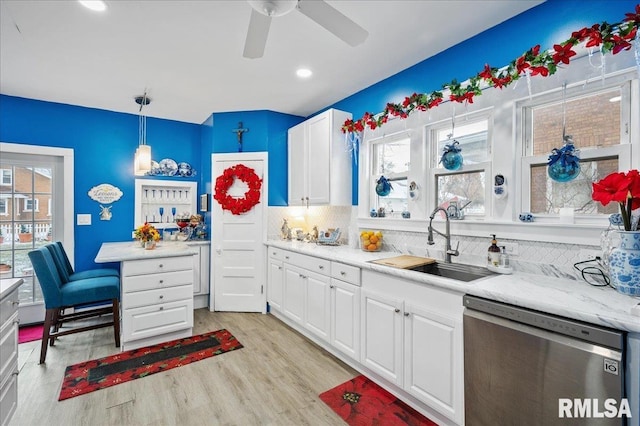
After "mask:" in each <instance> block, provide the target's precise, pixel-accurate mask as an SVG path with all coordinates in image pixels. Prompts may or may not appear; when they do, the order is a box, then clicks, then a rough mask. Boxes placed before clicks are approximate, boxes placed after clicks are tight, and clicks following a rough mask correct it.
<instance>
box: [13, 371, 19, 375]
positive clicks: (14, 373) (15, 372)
mask: <svg viewBox="0 0 640 426" xmlns="http://www.w3.org/2000/svg"><path fill="white" fill-rule="evenodd" d="M18 374H20V371H14V372H13V373H11V375H12V376H17V375H18Z"/></svg>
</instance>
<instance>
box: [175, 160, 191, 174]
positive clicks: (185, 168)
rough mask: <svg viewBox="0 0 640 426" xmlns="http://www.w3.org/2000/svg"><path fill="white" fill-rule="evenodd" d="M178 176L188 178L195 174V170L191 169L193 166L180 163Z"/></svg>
mask: <svg viewBox="0 0 640 426" xmlns="http://www.w3.org/2000/svg"><path fill="white" fill-rule="evenodd" d="M178 174H179V175H180V176H183V177H188V176H191V175H192V174H193V169H192V168H191V164H189V163H185V162H182V163H179V164H178Z"/></svg>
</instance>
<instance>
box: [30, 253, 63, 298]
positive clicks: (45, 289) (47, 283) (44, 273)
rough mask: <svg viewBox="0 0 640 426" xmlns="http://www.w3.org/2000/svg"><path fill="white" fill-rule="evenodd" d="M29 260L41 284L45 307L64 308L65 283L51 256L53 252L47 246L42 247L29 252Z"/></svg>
mask: <svg viewBox="0 0 640 426" xmlns="http://www.w3.org/2000/svg"><path fill="white" fill-rule="evenodd" d="M29 259H30V260H31V264H32V265H33V270H34V271H35V273H36V277H37V278H38V281H39V282H40V288H42V295H43V296H44V304H45V307H46V308H47V309H55V308H60V307H61V306H62V293H61V291H60V289H61V288H62V286H63V284H64V283H63V282H62V279H61V277H60V274H59V273H58V268H57V267H56V264H55V262H54V260H53V256H51V252H50V251H49V249H48V248H47V247H46V246H45V247H40V248H38V249H36V250H32V251H30V252H29Z"/></svg>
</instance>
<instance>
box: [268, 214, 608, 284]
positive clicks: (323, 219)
mask: <svg viewBox="0 0 640 426" xmlns="http://www.w3.org/2000/svg"><path fill="white" fill-rule="evenodd" d="M285 218H287V219H288V222H289V224H290V226H291V227H302V228H303V229H304V230H305V231H307V232H308V231H310V230H311V228H312V227H313V226H314V225H315V226H318V229H319V230H326V229H329V228H340V229H341V230H342V235H341V241H342V243H343V244H349V245H351V246H352V247H357V244H358V228H357V223H356V218H357V207H355V206H354V207H351V206H346V207H330V206H312V207H309V208H308V209H305V208H302V207H269V220H268V229H267V235H268V238H269V239H278V238H280V228H281V226H282V223H283V219H285ZM498 237H499V236H498ZM384 241H385V250H386V251H393V252H398V253H408V254H414V255H417V256H429V257H434V258H436V259H443V258H444V254H443V253H444V239H443V238H441V237H440V236H437V235H435V236H434V241H435V244H434V245H432V246H429V245H428V244H427V233H426V232H424V233H416V232H406V231H392V230H385V231H384ZM458 242H460V246H459V247H458V250H459V251H460V255H459V256H458V257H457V258H454V262H461V263H469V264H474V265H485V263H486V256H487V249H488V248H489V245H491V237H489V236H487V237H486V238H481V237H468V236H457V235H452V238H451V244H452V246H453V247H454V248H455V246H456V244H458ZM504 244H516V245H517V251H518V254H517V255H511V256H510V261H511V266H512V267H513V268H514V269H515V270H518V271H521V272H528V273H533V274H540V275H545V276H559V277H565V278H572V279H582V278H581V275H580V272H578V271H577V270H576V269H575V268H574V267H573V265H574V264H575V263H576V262H578V261H579V260H580V250H581V249H589V250H594V249H599V247H594V246H586V245H579V244H560V243H549V242H540V241H527V240H509V239H501V238H498V245H504Z"/></svg>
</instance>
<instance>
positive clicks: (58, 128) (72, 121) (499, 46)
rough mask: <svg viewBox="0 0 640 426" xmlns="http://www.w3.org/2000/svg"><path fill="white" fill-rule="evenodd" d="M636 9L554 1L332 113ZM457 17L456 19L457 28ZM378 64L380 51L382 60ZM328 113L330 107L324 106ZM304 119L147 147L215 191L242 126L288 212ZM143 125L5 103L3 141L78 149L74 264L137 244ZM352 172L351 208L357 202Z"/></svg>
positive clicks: (220, 127) (193, 128)
mask: <svg viewBox="0 0 640 426" xmlns="http://www.w3.org/2000/svg"><path fill="white" fill-rule="evenodd" d="M636 4H637V2H636V1H630V0H589V1H577V0H548V1H547V2H546V3H543V4H542V5H540V6H537V7H535V8H534V9H531V10H529V11H527V12H524V13H522V14H520V15H519V16H517V17H515V18H513V19H511V20H509V21H507V22H504V23H502V24H499V25H497V26H495V27H493V28H491V29H489V30H487V31H485V32H483V33H481V34H479V35H477V36H476V37H473V38H471V39H469V40H466V41H464V42H462V43H460V44H458V45H456V46H454V47H452V48H450V49H447V50H446V51H444V52H441V53H440V54H438V55H436V56H434V57H432V58H429V59H427V60H425V61H423V62H420V63H418V64H417V65H415V66H413V67H411V68H408V69H406V70H404V71H402V72H400V73H398V74H396V75H394V76H392V77H389V78H388V79H385V80H383V81H381V82H379V83H376V84H374V85H372V86H370V87H369V88H367V89H365V90H362V91H360V92H358V93H356V94H354V95H352V96H349V97H347V98H345V99H343V100H341V101H339V102H337V103H335V104H334V105H332V106H331V107H333V108H338V109H342V110H345V111H350V112H352V113H353V115H354V118H360V117H361V116H362V114H363V113H364V112H365V111H370V112H374V113H377V112H380V111H382V110H383V109H384V106H385V105H386V103H387V102H391V101H393V102H397V101H399V100H401V99H402V98H403V97H404V96H407V95H410V94H411V93H413V92H430V91H432V90H436V89H439V88H440V87H441V86H442V84H444V83H448V82H450V81H451V80H452V79H454V78H456V79H458V80H465V79H467V78H468V77H470V76H472V75H475V74H476V73H478V72H479V71H481V70H482V68H483V67H484V64H485V63H489V64H490V65H492V66H497V67H500V66H503V65H506V64H507V63H508V62H510V61H511V60H512V59H514V58H516V57H517V56H519V55H520V54H522V53H523V52H524V51H526V50H527V49H529V48H531V47H532V46H534V45H536V44H540V45H541V46H542V48H545V49H546V48H550V47H551V46H552V45H553V44H554V43H556V42H559V41H563V40H565V39H567V38H568V37H569V36H570V33H571V31H573V30H576V29H580V28H582V27H584V26H590V25H592V24H594V23H599V22H602V21H605V20H606V21H608V22H619V21H620V20H621V19H622V18H623V17H624V14H625V13H627V12H632V11H633V10H634V8H635V5H636ZM454 21H455V17H454V16H452V25H455V23H454ZM377 54H378V55H380V56H381V57H383V56H384V54H383V53H377ZM324 109H326V108H324ZM302 120H303V118H302V117H297V116H292V115H287V114H280V113H276V112H272V111H247V112H226V113H214V114H213V115H212V116H211V117H210V118H209V119H208V120H207V121H206V122H205V123H203V124H202V125H196V124H189V123H182V122H176V121H171V120H160V119H153V118H149V119H148V135H147V140H148V142H149V144H150V145H151V146H152V149H153V157H154V159H156V160H159V159H162V158H173V159H175V160H176V161H186V162H188V163H190V164H191V165H192V166H193V167H194V168H195V169H196V170H197V172H198V174H197V176H196V177H194V178H192V180H197V181H198V182H199V189H198V190H199V192H201V193H202V192H207V193H211V181H212V178H211V170H210V169H211V166H210V164H211V153H212V152H213V153H216V152H218V153H221V152H237V150H238V145H237V139H236V135H235V134H233V133H231V129H234V128H236V127H237V125H238V122H239V121H242V122H243V124H244V127H248V128H249V129H250V131H249V132H248V133H245V134H244V136H243V140H244V151H247V152H248V151H267V152H268V153H269V166H270V167H269V205H272V206H282V205H286V200H287V179H286V176H287V171H286V170H287V149H286V130H287V129H288V128H289V127H291V126H293V125H295V124H298V123H299V122H301V121H302ZM137 138H138V117H137V115H135V114H122V113H115V112H110V111H103V110H97V109H92V108H83V107H77V106H70V105H63V104H55V103H49V102H42V101H35V100H29V99H23V98H16V97H12V96H6V95H0V140H1V141H3V142H13V143H23V144H30V145H47V146H55V147H64V148H73V149H74V150H75V158H76V161H75V169H76V177H75V203H76V204H75V206H76V211H75V213H91V214H92V225H91V226H81V227H76V242H75V243H76V252H75V257H76V266H77V267H78V268H84V267H90V266H93V259H94V257H95V255H96V253H97V251H98V249H99V247H100V244H101V243H102V242H103V241H122V240H128V239H130V238H131V229H132V228H133V213H132V212H133V203H134V200H133V193H134V179H133V153H134V151H135V148H136V145H137ZM100 183H110V184H112V185H115V186H117V187H119V188H120V189H121V190H122V191H123V192H124V196H123V197H122V198H121V199H120V200H119V201H117V202H116V203H114V205H113V210H112V211H113V219H112V220H111V221H108V222H107V221H100V220H99V218H98V213H99V207H98V204H97V203H96V202H94V201H92V200H91V199H90V198H89V197H88V196H87V191H88V190H89V189H90V188H91V187H93V186H95V185H97V184H100ZM357 185H358V182H357V168H356V167H355V166H354V180H353V204H357V199H358V191H357Z"/></svg>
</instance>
